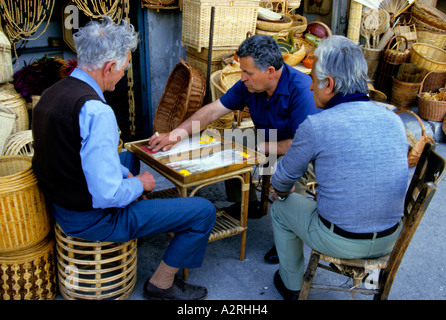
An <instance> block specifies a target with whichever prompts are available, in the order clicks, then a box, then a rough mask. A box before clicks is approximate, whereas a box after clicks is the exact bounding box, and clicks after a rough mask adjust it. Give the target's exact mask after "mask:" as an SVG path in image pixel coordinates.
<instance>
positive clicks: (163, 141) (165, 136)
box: [149, 129, 187, 152]
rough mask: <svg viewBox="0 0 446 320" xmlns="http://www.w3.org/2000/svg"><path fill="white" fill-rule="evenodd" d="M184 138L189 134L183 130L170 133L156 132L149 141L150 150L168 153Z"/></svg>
mask: <svg viewBox="0 0 446 320" xmlns="http://www.w3.org/2000/svg"><path fill="white" fill-rule="evenodd" d="M183 136H187V132H186V131H185V130H181V129H175V130H173V131H171V132H169V133H158V132H155V134H154V135H153V136H151V137H150V139H149V149H151V150H152V151H153V152H157V151H159V150H161V151H168V150H170V149H172V147H173V146H174V145H176V144H177V143H178V142H180V141H181V139H182V138H183Z"/></svg>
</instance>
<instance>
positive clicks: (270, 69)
mask: <svg viewBox="0 0 446 320" xmlns="http://www.w3.org/2000/svg"><path fill="white" fill-rule="evenodd" d="M266 72H268V75H269V78H270V79H274V77H275V76H276V69H275V68H274V67H273V66H269V67H268V69H266Z"/></svg>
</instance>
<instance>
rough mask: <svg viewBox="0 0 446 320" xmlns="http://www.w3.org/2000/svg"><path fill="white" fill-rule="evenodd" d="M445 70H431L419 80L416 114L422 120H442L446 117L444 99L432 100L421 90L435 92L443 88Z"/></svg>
mask: <svg viewBox="0 0 446 320" xmlns="http://www.w3.org/2000/svg"><path fill="white" fill-rule="evenodd" d="M445 81H446V71H439V72H435V71H431V72H429V73H428V74H427V75H426V76H425V77H424V79H423V81H422V82H421V86H420V89H419V91H418V95H417V97H418V115H419V116H420V117H421V118H423V119H424V120H430V121H438V122H439V121H443V120H444V118H445V117H446V101H434V100H430V99H427V98H425V97H424V94H423V92H436V91H438V90H439V89H440V88H444V86H445Z"/></svg>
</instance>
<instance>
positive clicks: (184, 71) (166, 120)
mask: <svg viewBox="0 0 446 320" xmlns="http://www.w3.org/2000/svg"><path fill="white" fill-rule="evenodd" d="M205 89H206V81H205V79H204V77H203V76H202V75H201V73H200V72H199V71H198V70H196V69H194V68H192V67H191V66H190V65H189V64H188V63H186V62H185V61H184V60H182V59H180V63H178V64H177V65H176V66H175V67H174V69H173V71H172V73H171V74H170V76H169V79H168V80H167V84H166V87H165V88H164V92H163V95H162V97H161V100H160V102H159V104H158V108H157V109H156V113H155V122H154V130H155V131H156V132H170V131H172V130H173V129H175V128H176V127H177V126H179V125H180V124H181V123H182V122H183V121H184V120H186V119H187V118H189V117H190V116H191V115H192V114H194V113H195V111H197V110H198V109H199V108H201V106H202V105H203V100H204V96H205V94H206V90H205Z"/></svg>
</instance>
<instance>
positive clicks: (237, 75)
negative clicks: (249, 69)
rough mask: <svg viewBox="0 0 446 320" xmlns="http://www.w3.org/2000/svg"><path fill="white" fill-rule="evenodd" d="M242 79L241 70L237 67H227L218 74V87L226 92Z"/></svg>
mask: <svg viewBox="0 0 446 320" xmlns="http://www.w3.org/2000/svg"><path fill="white" fill-rule="evenodd" d="M241 77H242V70H241V69H240V68H239V67H238V66H227V67H225V68H224V69H223V70H222V72H221V74H220V86H221V87H222V88H223V90H224V91H225V92H226V91H228V90H229V89H230V88H231V87H232V86H233V85H234V84H235V83H236V82H237V81H239V80H240V79H241Z"/></svg>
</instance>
